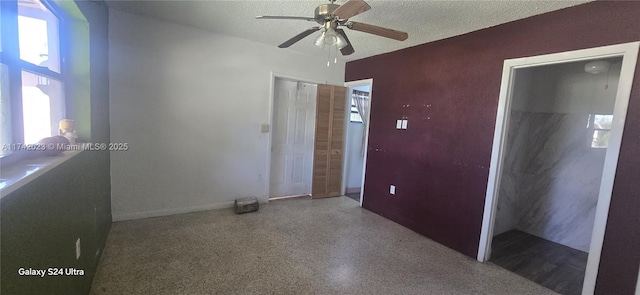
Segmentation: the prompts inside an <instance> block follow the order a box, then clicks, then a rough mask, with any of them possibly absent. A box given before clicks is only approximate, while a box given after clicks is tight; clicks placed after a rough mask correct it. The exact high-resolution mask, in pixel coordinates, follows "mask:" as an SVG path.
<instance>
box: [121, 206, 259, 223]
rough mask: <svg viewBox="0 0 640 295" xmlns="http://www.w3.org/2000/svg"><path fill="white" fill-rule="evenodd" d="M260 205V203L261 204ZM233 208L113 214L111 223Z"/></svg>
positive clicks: (200, 208)
mask: <svg viewBox="0 0 640 295" xmlns="http://www.w3.org/2000/svg"><path fill="white" fill-rule="evenodd" d="M261 203H262V202H261ZM231 207H233V201H231V202H221V203H215V204H207V205H201V206H193V207H186V208H172V209H163V210H154V211H144V212H134V213H122V214H118V213H114V214H113V221H114V222H115V221H122V220H131V219H141V218H149V217H158V216H168V215H175V214H183V213H191V212H198V211H207V210H213V209H224V208H231Z"/></svg>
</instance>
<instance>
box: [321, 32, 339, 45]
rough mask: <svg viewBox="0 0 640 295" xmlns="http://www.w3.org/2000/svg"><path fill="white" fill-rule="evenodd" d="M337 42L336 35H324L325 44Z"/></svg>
mask: <svg viewBox="0 0 640 295" xmlns="http://www.w3.org/2000/svg"><path fill="white" fill-rule="evenodd" d="M336 43H338V38H336V36H335V35H329V34H327V35H326V36H324V44H325V45H329V46H333V45H335V44H336Z"/></svg>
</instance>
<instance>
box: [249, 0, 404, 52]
mask: <svg viewBox="0 0 640 295" xmlns="http://www.w3.org/2000/svg"><path fill="white" fill-rule="evenodd" d="M329 2H330V3H328V4H322V5H320V6H318V7H317V8H316V10H315V16H314V17H303V16H267V15H262V16H256V18H257V19H290V20H306V21H315V22H317V23H318V24H320V25H321V26H316V27H312V28H309V29H307V30H306V31H304V32H302V33H300V34H298V35H296V36H294V37H293V38H291V39H289V40H287V41H285V42H284V43H282V44H280V45H279V46H278V47H280V48H287V47H289V46H291V45H293V44H295V43H296V42H298V41H300V40H302V39H304V38H305V37H307V36H309V35H311V34H313V33H315V32H317V31H320V30H322V34H321V35H320V36H319V37H318V38H317V39H316V42H315V44H316V46H320V47H324V46H325V45H329V46H334V45H335V46H336V47H337V48H338V49H340V52H341V53H342V55H349V54H352V53H354V52H355V50H354V49H353V46H352V45H351V42H350V41H349V38H347V34H345V32H344V30H342V29H341V28H340V27H347V28H349V29H352V30H356V31H360V32H365V33H369V34H373V35H378V36H382V37H387V38H391V39H394V40H398V41H404V40H407V38H408V37H409V35H408V34H407V33H405V32H401V31H396V30H392V29H387V28H383V27H378V26H374V25H369V24H364V23H359V22H354V21H350V20H349V18H351V17H353V16H356V15H358V14H361V13H363V12H365V11H367V10H369V9H371V6H369V4H367V3H366V2H364V1H363V0H349V1H347V2H346V3H345V4H343V5H338V4H334V3H333V2H335V0H329Z"/></svg>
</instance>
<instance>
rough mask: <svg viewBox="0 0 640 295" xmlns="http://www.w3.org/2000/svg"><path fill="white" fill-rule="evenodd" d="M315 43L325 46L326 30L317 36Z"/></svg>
mask: <svg viewBox="0 0 640 295" xmlns="http://www.w3.org/2000/svg"><path fill="white" fill-rule="evenodd" d="M314 44H315V45H316V46H318V47H324V32H322V34H320V36H318V38H316V41H315V42H314Z"/></svg>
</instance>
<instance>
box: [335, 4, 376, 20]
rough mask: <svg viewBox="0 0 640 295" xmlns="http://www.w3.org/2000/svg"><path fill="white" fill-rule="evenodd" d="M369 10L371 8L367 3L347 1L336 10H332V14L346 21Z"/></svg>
mask: <svg viewBox="0 0 640 295" xmlns="http://www.w3.org/2000/svg"><path fill="white" fill-rule="evenodd" d="M369 9H371V6H369V4H367V2H364V1H363V0H349V1H347V3H345V4H342V5H341V6H340V7H338V8H337V9H336V10H334V11H333V14H334V15H335V16H337V17H338V18H339V19H348V18H350V17H353V16H356V15H358V14H361V13H363V12H365V11H367V10H369Z"/></svg>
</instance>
